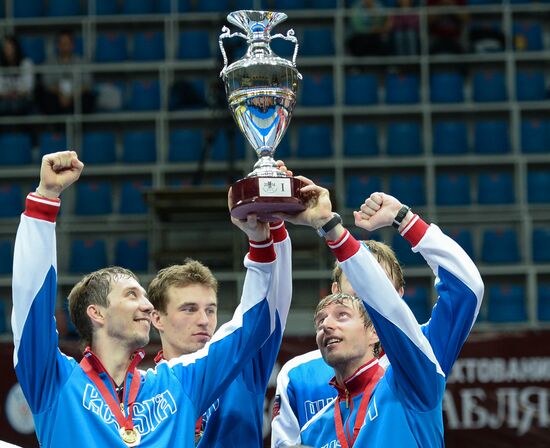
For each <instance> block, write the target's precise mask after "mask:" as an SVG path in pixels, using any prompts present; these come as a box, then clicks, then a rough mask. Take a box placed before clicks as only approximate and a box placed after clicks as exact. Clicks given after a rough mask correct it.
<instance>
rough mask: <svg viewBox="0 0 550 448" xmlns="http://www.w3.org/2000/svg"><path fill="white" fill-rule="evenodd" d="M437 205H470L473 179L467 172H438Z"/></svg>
mask: <svg viewBox="0 0 550 448" xmlns="http://www.w3.org/2000/svg"><path fill="white" fill-rule="evenodd" d="M435 184H436V204H437V205H470V204H471V195H472V192H471V187H470V185H471V180H470V176H469V175H467V174H438V175H437V176H436V181H435Z"/></svg>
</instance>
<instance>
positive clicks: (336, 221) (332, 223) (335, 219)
mask: <svg viewBox="0 0 550 448" xmlns="http://www.w3.org/2000/svg"><path fill="white" fill-rule="evenodd" d="M338 224H342V218H341V217H340V215H339V214H338V213H334V214H333V215H332V218H330V220H329V221H328V222H327V223H326V224H325V225H324V226H323V227H321V228H319V229H317V234H318V235H319V236H320V237H321V238H324V236H325V235H326V234H327V233H329V232H330V231H331V230H332V229H334V228H335V227H336V226H337V225H338Z"/></svg>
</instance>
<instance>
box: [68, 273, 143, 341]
mask: <svg viewBox="0 0 550 448" xmlns="http://www.w3.org/2000/svg"><path fill="white" fill-rule="evenodd" d="M118 278H133V279H135V280H136V281H138V282H139V279H138V277H137V276H136V275H135V274H134V273H133V272H132V271H130V270H129V269H126V268H122V267H119V266H111V267H108V268H103V269H99V270H97V271H94V272H92V273H90V274H87V275H85V276H84V277H82V279H81V280H80V281H79V282H78V283H77V284H76V285H74V287H73V289H72V290H71V292H70V293H69V298H68V300H69V313H70V316H71V320H72V322H73V324H74V326H75V327H76V329H77V331H78V334H79V335H80V337H81V338H82V342H83V343H84V344H85V345H92V342H93V326H92V321H91V320H90V318H89V317H88V313H87V309H88V306H90V305H100V306H103V307H105V308H108V307H109V305H110V303H109V299H108V298H107V296H108V295H109V293H110V292H111V291H112V289H113V281H114V280H115V279H118Z"/></svg>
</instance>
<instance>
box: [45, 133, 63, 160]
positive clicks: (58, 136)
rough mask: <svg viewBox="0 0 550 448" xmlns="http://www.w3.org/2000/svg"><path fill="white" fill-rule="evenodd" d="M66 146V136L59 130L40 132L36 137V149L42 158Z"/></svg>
mask: <svg viewBox="0 0 550 448" xmlns="http://www.w3.org/2000/svg"><path fill="white" fill-rule="evenodd" d="M67 149H69V148H68V146H67V137H66V136H65V134H62V133H60V132H42V133H41V134H40V136H39V137H38V150H39V155H40V157H41V158H42V157H43V156H44V155H46V154H50V153H52V152H58V151H65V150H67Z"/></svg>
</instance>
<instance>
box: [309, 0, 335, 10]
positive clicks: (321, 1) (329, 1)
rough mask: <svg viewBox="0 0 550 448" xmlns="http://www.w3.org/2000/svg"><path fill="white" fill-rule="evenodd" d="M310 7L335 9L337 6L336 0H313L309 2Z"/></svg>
mask: <svg viewBox="0 0 550 448" xmlns="http://www.w3.org/2000/svg"><path fill="white" fill-rule="evenodd" d="M310 3H311V7H313V8H315V9H335V8H336V7H337V4H338V0H315V1H310Z"/></svg>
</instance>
